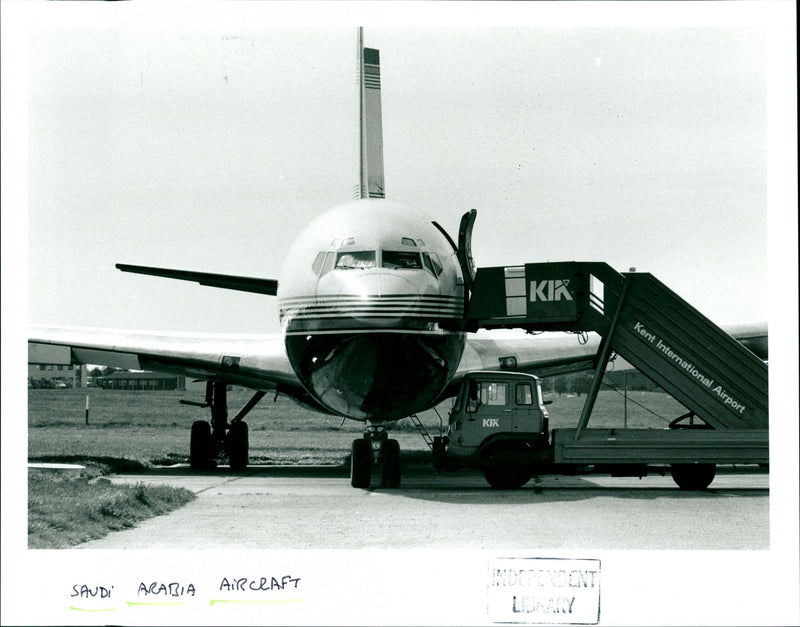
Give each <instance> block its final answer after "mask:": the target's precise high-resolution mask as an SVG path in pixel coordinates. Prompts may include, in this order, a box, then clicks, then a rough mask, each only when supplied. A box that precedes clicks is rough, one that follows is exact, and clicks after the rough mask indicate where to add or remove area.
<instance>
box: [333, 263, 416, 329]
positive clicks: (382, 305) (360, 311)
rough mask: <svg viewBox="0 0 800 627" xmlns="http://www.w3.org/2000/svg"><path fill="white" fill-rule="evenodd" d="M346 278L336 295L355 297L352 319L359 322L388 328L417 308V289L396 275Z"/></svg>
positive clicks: (378, 273) (377, 273)
mask: <svg viewBox="0 0 800 627" xmlns="http://www.w3.org/2000/svg"><path fill="white" fill-rule="evenodd" d="M347 279H348V280H347V281H346V282H345V283H343V284H342V285H341V289H340V292H339V294H340V296H342V297H354V298H355V300H356V303H355V307H354V309H353V317H354V318H356V319H358V320H361V321H362V322H372V323H378V324H380V325H391V324H392V323H393V322H395V321H399V320H400V319H402V318H404V317H406V316H408V315H412V314H414V313H415V312H417V311H418V309H419V302H420V290H419V288H418V286H417V285H415V284H414V282H412V281H411V280H409V278H408V277H405V276H402V275H398V273H397V272H394V273H393V272H370V273H369V274H363V275H361V276H358V277H347Z"/></svg>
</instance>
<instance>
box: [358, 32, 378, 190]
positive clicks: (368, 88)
mask: <svg viewBox="0 0 800 627" xmlns="http://www.w3.org/2000/svg"><path fill="white" fill-rule="evenodd" d="M358 66H359V77H360V81H359V82H360V88H361V180H360V197H361V198H383V197H384V186H383V122H382V119H381V66H380V53H379V52H378V50H375V49H373V48H364V45H363V35H362V30H361V29H360V28H359V29H358Z"/></svg>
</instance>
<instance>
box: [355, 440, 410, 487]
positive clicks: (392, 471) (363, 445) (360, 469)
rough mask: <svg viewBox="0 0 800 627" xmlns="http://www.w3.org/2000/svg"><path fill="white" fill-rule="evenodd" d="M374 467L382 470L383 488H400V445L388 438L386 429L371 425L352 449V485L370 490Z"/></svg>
mask: <svg viewBox="0 0 800 627" xmlns="http://www.w3.org/2000/svg"><path fill="white" fill-rule="evenodd" d="M373 466H378V467H380V469H381V487H382V488H398V487H400V443H399V442H398V441H397V440H391V439H389V438H388V434H387V432H386V429H385V427H382V426H381V427H376V426H373V425H369V426H368V427H367V431H366V433H364V437H363V438H359V439H358V440H353V444H352V446H351V448H350V485H352V486H353V487H354V488H368V487H369V486H370V483H371V482H372V468H373Z"/></svg>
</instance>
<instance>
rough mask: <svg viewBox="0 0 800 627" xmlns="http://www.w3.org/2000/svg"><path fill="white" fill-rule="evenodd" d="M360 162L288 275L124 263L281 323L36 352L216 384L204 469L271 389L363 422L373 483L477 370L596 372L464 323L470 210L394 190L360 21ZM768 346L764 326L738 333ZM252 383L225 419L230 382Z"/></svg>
mask: <svg viewBox="0 0 800 627" xmlns="http://www.w3.org/2000/svg"><path fill="white" fill-rule="evenodd" d="M358 55H359V69H360V79H361V80H360V91H361V98H360V110H361V124H360V136H361V158H360V180H359V184H358V197H357V199H355V200H352V201H349V202H345V203H344V204H341V205H338V206H336V207H334V208H332V209H330V210H329V211H327V212H326V213H324V214H322V215H320V216H319V217H318V218H317V219H315V220H313V221H312V222H311V223H310V224H309V225H308V226H307V227H306V228H305V230H304V231H303V232H302V233H301V234H300V235H299V236H298V237H297V239H296V241H295V242H294V244H293V246H292V247H291V249H290V251H289V253H288V255H287V257H286V260H285V263H284V265H283V268H282V270H281V273H280V279H279V280H275V279H265V278H260V277H249V276H232V275H224V274H214V273H208V272H195V271H191V270H178V269H171V268H158V267H149V266H141V265H132V264H117V268H118V269H120V270H121V271H123V272H129V273H137V274H145V275H151V276H157V277H163V278H171V279H176V280H184V281H192V282H196V283H198V284H200V285H204V286H211V287H218V288H223V289H231V290H238V291H245V292H251V293H256V294H261V295H266V296H269V297H277V301H278V306H279V318H280V324H281V332H280V333H279V334H265V335H247V336H244V335H237V336H233V335H229V334H225V335H208V334H174V333H159V332H140V331H121V330H113V329H78V328H64V327H34V328H33V330H32V332H31V335H30V337H29V346H30V354H31V356H29V361H32V362H36V361H37V357H36V351H44V350H46V349H47V348H51V349H52V348H62V349H64V350H68V351H69V355H68V357H69V360H70V362H71V363H75V364H102V365H105V366H111V367H116V368H126V369H141V370H151V371H162V372H171V373H178V374H181V375H184V376H187V377H193V378H196V379H201V380H205V381H207V385H206V396H205V400H204V402H202V403H191V404H196V405H199V406H201V407H207V408H210V412H211V420H210V421H206V420H198V421H195V422H194V423H193V425H192V428H191V438H190V456H189V457H190V465H191V467H192V468H193V469H206V468H211V467H214V466H215V465H216V460H217V459H218V458H219V457H220V456H223V455H227V457H228V462H229V465H230V468H231V469H232V470H241V469H243V468H245V467H246V466H247V464H248V426H247V423H246V422H245V421H244V418H245V417H246V415H247V414H248V413H249V412H250V411H251V410H252V409H253V407H255V406H256V404H257V403H258V402H259V401H260V400H261V399H262V398H263V397H264V396H265V395H266V394H267V392H275V393H276V394H284V395H286V396H289V397H291V398H293V399H294V400H295V401H297V402H298V403H300V404H301V405H303V406H305V407H308V408H311V409H313V410H316V411H319V412H323V413H327V414H333V415H336V416H341V417H343V418H346V419H350V420H355V421H360V422H362V423H363V424H364V436H363V437H362V438H358V439H355V440H354V441H353V443H352V446H351V456H350V481H351V485H352V486H353V487H356V488H366V487H369V486H370V484H371V481H372V478H373V474H372V473H373V468H374V467H379V468H380V477H381V485H382V486H384V487H388V488H393V487H398V486H399V485H400V481H401V469H400V447H399V444H398V442H397V440H395V439H392V438H390V437H389V435H390V431H391V429H392V427H393V426H394V425H395V424H396V423H397V422H398V421H399V420H402V419H404V418H407V417H409V416H412V415H414V414H416V413H418V412H421V411H423V410H426V409H429V408H431V407H433V406H434V405H436V404H437V403H439V402H441V401H442V400H444V399H446V398H447V397H449V396H452V395H454V393H455V390H456V389H457V387H458V385H459V383H460V381H461V378H462V377H463V375H464V374H465V373H466V372H468V371H473V370H492V369H494V370H496V369H500V368H508V367H509V364H514V365H513V368H514V369H515V370H519V371H524V372H531V373H534V374H538V375H540V376H549V375H553V374H559V373H563V372H569V371H574V370H579V369H586V368H589V367H591V365H592V361H593V358H594V357H595V355H596V353H597V351H598V347H599V343H600V338H599V337H597V336H596V335H593V334H590V335H589V336H588V337H585V338H583V340H585V341H578V339H577V338H576V337H575V336H569V335H565V334H544V335H530V334H528V335H524V334H520V335H519V336H514V337H509V336H507V335H497V334H490V333H482V332H478V333H472V332H468V331H467V327H466V324H465V311H466V307H467V304H468V302H469V295H470V287H471V285H472V281H473V280H474V275H475V268H474V265H473V261H472V257H471V243H470V238H471V233H472V228H473V225H474V222H475V217H476V212H475V211H474V210H472V211H469V212H467V213H466V214H464V217H463V218H462V221H461V225H460V228H459V235H458V237H457V240H456V241H454V240H453V238H451V237H450V235H448V233H447V232H446V231H445V229H444V228H442V227H441V226H440V225H439V224H438V223H437V222H435V221H433V220H431V219H429V218H427V217H425V216H424V215H422V214H421V213H418V212H417V211H416V210H415V209H413V208H411V207H409V206H407V205H405V204H403V203H400V202H397V201H394V200H390V199H386V197H385V196H386V192H385V185H384V170H383V145H382V119H381V102H380V92H381V83H380V54H379V51H378V50H375V49H372V48H365V47H364V45H363V34H362V32H361V30H359V35H358ZM727 330H728V331H729V332H730V333H731V335H733V336H734V337H736V338H737V339H739V340H740V341H741V342H743V343H745V345H748V346H749V347H750V348H751V349H752V350H753V351H754V352H757V354H758V352H761V353H763V354H764V355H765V349H766V340H765V338H766V326H765V325H763V324H753V325H742V326H738V327H732V328H730V329H727ZM231 384H235V385H240V386H244V387H247V388H250V389H252V390H253V396H252V398H251V399H250V400H249V401H248V402H247V403H246V404H245V405H244V406H243V407H242V408H241V409H240V410H239V411H238V412H237V413H236V414H235V415H234V416H233V418H232V419H230V420H229V414H228V406H227V393H226V390H227V387H228V385H231Z"/></svg>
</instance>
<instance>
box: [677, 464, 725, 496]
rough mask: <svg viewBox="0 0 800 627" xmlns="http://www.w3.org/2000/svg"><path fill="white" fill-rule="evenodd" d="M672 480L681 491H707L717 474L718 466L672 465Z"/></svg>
mask: <svg viewBox="0 0 800 627" xmlns="http://www.w3.org/2000/svg"><path fill="white" fill-rule="evenodd" d="M671 470H672V478H673V480H674V481H675V483H677V484H678V487H679V488H680V489H681V490H705V489H706V488H707V487H708V486H709V485H711V482H712V481H714V476H715V475H716V474H717V465H716V464H672V465H671Z"/></svg>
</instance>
